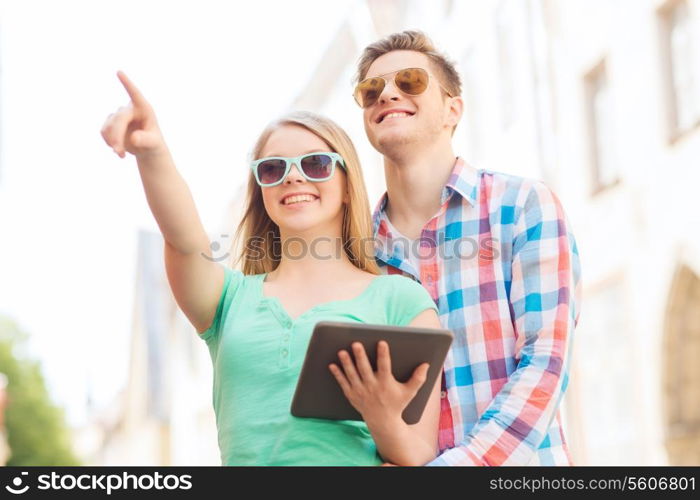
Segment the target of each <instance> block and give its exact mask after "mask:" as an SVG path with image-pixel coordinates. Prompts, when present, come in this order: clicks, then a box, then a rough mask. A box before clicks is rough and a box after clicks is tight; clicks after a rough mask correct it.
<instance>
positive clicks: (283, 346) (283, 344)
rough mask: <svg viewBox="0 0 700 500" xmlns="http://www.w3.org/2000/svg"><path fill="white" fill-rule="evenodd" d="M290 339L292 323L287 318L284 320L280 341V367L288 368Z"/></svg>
mask: <svg viewBox="0 0 700 500" xmlns="http://www.w3.org/2000/svg"><path fill="white" fill-rule="evenodd" d="M291 339H292V323H291V322H290V321H289V320H287V321H285V322H284V330H283V332H282V338H281V341H280V355H279V367H280V368H281V369H285V368H289V358H290V352H291V345H290V343H291Z"/></svg>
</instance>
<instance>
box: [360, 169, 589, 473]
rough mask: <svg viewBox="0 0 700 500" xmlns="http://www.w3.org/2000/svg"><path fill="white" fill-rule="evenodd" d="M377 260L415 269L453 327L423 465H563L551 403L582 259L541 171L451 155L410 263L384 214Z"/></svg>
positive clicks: (386, 266)
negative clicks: (531, 173) (534, 173)
mask: <svg viewBox="0 0 700 500" xmlns="http://www.w3.org/2000/svg"><path fill="white" fill-rule="evenodd" d="M386 202H387V194H386V193H385V194H384V195H383V196H382V198H381V200H380V201H379V203H378V204H377V207H376V209H375V211H374V214H373V222H374V233H375V234H374V236H375V250H376V258H377V263H378V264H379V266H380V269H381V270H382V272H383V273H385V274H404V275H406V276H409V277H412V278H414V279H416V280H418V281H419V282H420V283H421V284H422V285H423V286H424V287H425V288H426V289H427V290H428V292H429V293H430V295H431V296H432V298H433V300H434V301H435V303H436V304H437V306H438V309H439V311H440V312H439V315H440V322H441V324H442V326H443V327H445V328H448V329H450V330H451V331H452V333H453V334H454V342H453V344H452V347H451V349H450V352H449V353H448V355H447V359H446V360H445V365H444V372H443V376H442V393H441V412H440V433H439V446H440V452H441V455H440V456H438V457H437V458H436V459H435V460H434V461H432V462H430V463H429V464H428V465H570V464H571V459H570V455H569V452H568V448H567V445H566V441H565V439H564V432H563V429H562V420H561V415H560V411H559V404H560V403H561V401H562V397H563V395H564V392H565V390H566V386H567V383H568V369H569V362H570V355H571V342H572V337H573V333H574V327H575V325H576V322H577V321H578V314H579V307H580V293H581V283H580V279H579V277H580V266H579V256H578V251H577V249H576V243H575V241H574V237H573V234H572V233H571V231H570V228H569V225H568V224H567V220H566V216H565V214H564V211H563V210H562V207H561V204H560V202H559V200H558V199H557V197H556V196H555V195H554V194H553V193H552V192H551V191H550V190H549V189H548V188H547V187H546V186H545V185H544V184H543V183H541V182H538V181H534V180H530V179H524V178H521V177H515V176H511V175H506V174H502V173H497V172H491V171H487V170H476V169H474V168H472V167H471V166H469V165H468V164H467V163H466V162H464V161H463V160H462V159H460V158H458V159H457V161H456V163H455V166H454V169H453V171H452V175H451V176H450V178H449V180H448V182H447V185H446V186H445V187H444V188H443V190H442V198H441V207H440V210H439V211H438V213H437V214H436V215H435V216H433V218H432V219H430V221H428V223H427V224H426V225H425V226H424V227H423V229H422V231H421V237H420V245H419V248H418V249H417V250H418V251H419V254H420V259H421V260H420V262H421V266H420V269H414V267H413V266H412V265H411V263H410V261H409V260H408V258H406V256H405V255H404V254H403V251H404V250H403V247H402V245H401V239H400V238H398V239H397V237H396V235H392V234H391V231H390V228H389V225H388V222H389V221H388V218H387V216H386V213H385V207H386Z"/></svg>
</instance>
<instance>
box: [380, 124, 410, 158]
mask: <svg viewBox="0 0 700 500" xmlns="http://www.w3.org/2000/svg"><path fill="white" fill-rule="evenodd" d="M415 140H416V138H415V137H414V136H413V135H412V134H407V133H405V132H403V133H402V132H401V131H399V130H396V131H393V130H392V131H386V132H384V133H382V134H379V135H377V136H375V137H374V140H373V141H371V142H372V145H373V146H374V149H376V150H377V151H379V152H380V153H382V154H384V155H386V154H388V153H390V152H392V151H395V150H396V148H402V147H405V146H406V145H408V144H411V143H413V142H415Z"/></svg>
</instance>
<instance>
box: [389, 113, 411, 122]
mask: <svg viewBox="0 0 700 500" xmlns="http://www.w3.org/2000/svg"><path fill="white" fill-rule="evenodd" d="M403 116H411V115H409V114H408V113H389V114H388V115H385V116H384V118H382V121H384V120H386V119H387V118H399V117H403Z"/></svg>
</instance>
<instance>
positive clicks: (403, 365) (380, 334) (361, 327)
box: [291, 321, 453, 424]
mask: <svg viewBox="0 0 700 500" xmlns="http://www.w3.org/2000/svg"><path fill="white" fill-rule="evenodd" d="M452 338H453V336H452V332H450V331H449V330H445V329H433V328H418V327H410V326H389V325H370V324H366V323H343V322H334V321H320V322H318V323H317V324H316V326H315V327H314V331H313V333H312V335H311V340H310V342H309V347H308V348H307V350H306V357H305V358H304V364H303V366H302V369H301V375H300V376H299V380H298V381H297V387H296V391H295V393H294V399H293V400H292V408H291V412H292V415H294V416H295V417H312V418H327V419H331V420H362V416H361V415H360V413H359V412H358V411H357V410H355V408H353V406H352V405H351V404H350V402H349V401H348V399H347V398H346V397H345V394H343V390H342V389H341V388H340V385H339V384H338V381H337V380H336V379H335V377H334V376H333V374H332V373H331V371H330V370H329V369H328V365H329V364H331V363H335V364H337V365H338V366H339V367H340V368H341V369H342V364H341V363H340V360H339V359H338V351H340V350H342V349H345V350H347V351H348V353H349V354H350V357H351V358H353V360H354V356H353V353H352V349H351V345H352V343H353V342H360V343H362V345H363V346H364V348H365V351H366V352H367V357H368V358H369V360H370V363H371V365H372V368H373V369H374V370H375V371H376V369H377V342H379V341H380V340H385V341H386V342H387V343H388V344H389V353H390V355H391V371H392V373H393V375H394V378H396V380H398V381H399V382H406V381H407V380H408V379H409V378H411V375H412V374H413V371H414V370H415V369H416V368H417V367H418V365H420V364H421V363H425V362H427V363H429V364H430V368H429V369H428V376H427V379H426V381H425V383H424V384H423V386H422V387H421V388H420V389H419V390H418V393H417V394H416V396H415V397H414V398H413V399H412V400H411V402H410V403H409V404H408V406H406V408H405V409H404V411H403V414H402V417H403V420H404V422H406V423H407V424H415V423H417V422H419V421H420V418H421V415H422V414H423V409H424V408H425V405H426V403H427V402H428V398H429V397H430V392H431V390H432V388H433V386H434V384H435V381H436V379H437V377H438V376H440V374H441V373H442V365H443V363H444V362H445V356H447V351H448V349H449V348H450V344H451V343H452Z"/></svg>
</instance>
